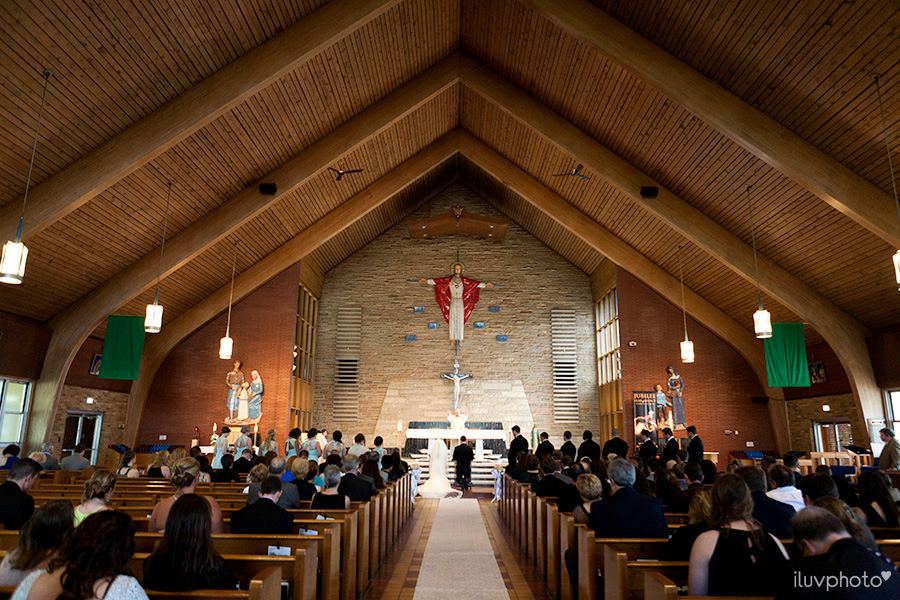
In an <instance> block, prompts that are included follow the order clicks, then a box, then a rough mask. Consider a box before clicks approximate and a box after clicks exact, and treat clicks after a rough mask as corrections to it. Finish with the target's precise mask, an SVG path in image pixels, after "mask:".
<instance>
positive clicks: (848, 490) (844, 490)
mask: <svg viewBox="0 0 900 600" xmlns="http://www.w3.org/2000/svg"><path fill="white" fill-rule="evenodd" d="M816 473H824V474H826V475H828V476H829V477H831V480H832V481H834V484H835V485H836V486H837V491H838V498H840V499H841V500H843V501H844V502H846V503H847V505H848V506H859V497H858V496H857V495H856V489H855V488H854V486H853V485H852V484H851V483H850V482H849V481H847V477H846V476H845V475H835V474H834V473H832V472H831V467H829V466H828V465H819V466H818V467H816ZM801 491H802V490H801Z"/></svg>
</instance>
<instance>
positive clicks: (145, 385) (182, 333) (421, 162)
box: [125, 130, 459, 446]
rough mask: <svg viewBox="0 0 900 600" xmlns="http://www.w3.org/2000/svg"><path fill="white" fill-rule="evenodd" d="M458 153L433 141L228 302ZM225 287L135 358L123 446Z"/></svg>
mask: <svg viewBox="0 0 900 600" xmlns="http://www.w3.org/2000/svg"><path fill="white" fill-rule="evenodd" d="M458 150H459V137H458V130H454V131H452V132H450V133H449V134H447V135H446V136H444V137H443V138H441V139H439V140H438V141H436V142H434V143H433V144H431V145H430V146H428V147H427V148H425V149H424V150H422V151H421V152H419V153H418V154H416V155H415V156H413V157H412V158H410V159H409V160H407V161H405V162H404V163H403V164H401V165H400V166H398V167H397V168H396V169H394V170H393V171H391V172H390V173H388V174H387V175H385V176H384V177H382V178H381V179H379V180H378V181H376V182H375V183H373V184H372V185H370V186H369V187H367V188H366V189H364V190H363V191H362V192H360V193H359V194H357V195H356V196H354V197H353V198H351V199H350V200H347V201H346V202H344V203H343V204H341V205H340V206H339V207H337V208H336V209H334V210H333V211H331V212H330V213H328V214H327V215H325V216H324V217H322V218H321V219H319V220H318V221H316V222H315V224H313V225H311V226H310V227H309V228H307V229H306V230H304V231H303V232H301V233H300V234H299V235H297V236H296V237H294V238H293V239H292V240H291V241H289V242H287V243H286V244H284V245H283V246H281V247H280V248H278V249H277V250H275V251H274V252H272V253H271V254H269V255H268V256H267V257H266V258H264V259H263V260H261V261H260V262H258V263H256V264H255V265H253V266H252V267H250V268H249V269H247V270H246V271H244V272H243V273H241V274H240V275H239V276H238V277H236V278H235V280H234V301H235V302H238V301H240V300H241V299H242V298H245V297H246V296H248V295H250V294H251V293H252V292H253V291H254V290H256V289H257V288H259V287H260V286H262V285H263V284H265V283H266V282H268V281H269V280H271V279H272V278H273V277H275V276H276V275H278V274H279V273H281V272H282V271H284V270H285V269H287V268H288V267H290V266H291V265H292V264H294V263H296V262H297V261H298V260H302V259H303V257H305V256H307V255H309V254H311V253H312V252H313V251H314V250H315V249H316V248H318V247H319V246H321V245H322V244H324V243H325V242H327V241H328V240H330V239H331V238H333V237H334V236H336V235H337V234H339V233H340V232H341V231H343V230H344V229H346V228H347V227H349V226H350V225H352V224H353V223H355V222H357V221H358V220H359V219H361V218H363V217H364V216H365V215H367V214H368V213H370V212H371V211H373V210H375V209H376V208H378V207H379V206H381V205H382V204H383V203H384V202H386V201H387V200H388V199H390V198H391V197H392V196H394V195H396V194H397V193H399V192H400V191H402V190H403V189H404V188H406V187H408V186H410V185H411V184H413V183H414V182H415V181H417V180H419V179H420V178H422V177H423V176H425V175H426V174H427V173H428V172H429V171H431V170H433V169H434V168H435V167H437V166H439V165H440V164H441V163H443V162H444V161H446V160H447V159H449V158H451V157H453V156H454V155H455V154H456V153H457V152H458ZM229 291H230V284H229V285H226V286H222V287H221V288H219V289H218V290H217V291H215V292H214V293H212V294H211V295H210V296H208V297H207V298H206V299H204V300H203V301H201V302H200V303H199V304H197V305H196V306H194V307H193V308H191V309H190V310H188V311H187V312H185V313H184V314H182V315H180V316H179V317H178V318H177V319H175V320H174V321H172V322H171V323H168V324H166V326H165V327H164V328H163V330H162V331H161V332H160V333H159V334H156V335H154V336H151V337H149V338H148V339H147V342H146V344H144V353H143V356H142V358H141V367H140V373H139V378H138V380H137V381H135V382H134V384H133V385H132V387H131V395H130V396H129V400H128V413H127V417H126V419H125V423H126V429H125V440H126V443H127V444H129V445H131V446H134V445H135V443H136V442H137V436H138V433H139V431H140V424H141V419H142V417H143V413H144V406H145V405H146V402H147V397H148V394H149V393H150V387H151V385H152V383H153V378H154V376H155V375H156V372H157V371H158V370H159V368H160V366H162V364H163V361H164V360H165V359H166V357H167V356H168V355H169V353H170V352H171V351H172V350H174V349H175V348H176V347H177V346H178V344H180V343H181V341H182V340H184V339H185V338H186V337H188V336H189V335H190V334H192V333H193V332H194V331H196V330H197V329H199V328H200V327H201V326H203V325H204V324H205V323H207V322H209V321H211V320H212V319H214V318H215V317H216V316H218V315H219V314H221V313H222V311H224V310H225V309H226V308H227V307H228V298H229Z"/></svg>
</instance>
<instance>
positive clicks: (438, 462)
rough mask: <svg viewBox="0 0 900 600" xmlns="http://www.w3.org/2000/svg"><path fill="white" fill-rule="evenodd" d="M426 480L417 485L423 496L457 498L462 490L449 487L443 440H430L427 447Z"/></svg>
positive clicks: (445, 448)
mask: <svg viewBox="0 0 900 600" xmlns="http://www.w3.org/2000/svg"><path fill="white" fill-rule="evenodd" d="M428 454H429V460H428V481H426V482H425V483H423V484H422V485H420V486H419V496H421V497H423V498H459V497H461V496H462V492H460V491H459V490H454V489H453V488H452V487H450V480H449V479H447V454H448V453H447V445H446V444H445V442H444V441H443V440H431V442H430V443H429V448H428Z"/></svg>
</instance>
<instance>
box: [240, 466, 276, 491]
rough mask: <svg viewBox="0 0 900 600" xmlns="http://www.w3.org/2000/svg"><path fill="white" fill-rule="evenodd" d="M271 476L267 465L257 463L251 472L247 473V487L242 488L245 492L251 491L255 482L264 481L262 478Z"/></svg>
mask: <svg viewBox="0 0 900 600" xmlns="http://www.w3.org/2000/svg"><path fill="white" fill-rule="evenodd" d="M268 476H269V467H267V466H266V465H255V466H254V467H253V468H252V469H250V472H249V473H247V487H245V488H244V489H243V490H241V493H243V494H249V493H250V486H251V485H253V484H254V483H262V480H263V479H265V478H266V477H268Z"/></svg>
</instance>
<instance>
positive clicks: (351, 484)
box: [338, 454, 375, 502]
mask: <svg viewBox="0 0 900 600" xmlns="http://www.w3.org/2000/svg"><path fill="white" fill-rule="evenodd" d="M343 467H344V476H343V477H341V483H340V485H339V486H338V491H339V492H340V493H341V494H344V495H346V496H347V497H348V498H350V501H351V502H367V501H368V500H369V499H370V498H371V497H372V496H374V495H375V480H374V479H372V478H371V477H368V476H367V477H365V478H363V477H362V476H360V475H359V459H357V458H356V456H354V455H352V454H348V455H346V456H344V458H343Z"/></svg>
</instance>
